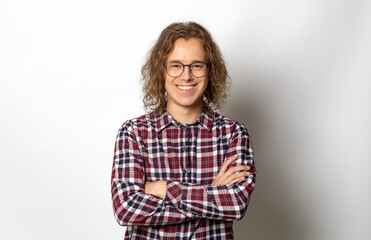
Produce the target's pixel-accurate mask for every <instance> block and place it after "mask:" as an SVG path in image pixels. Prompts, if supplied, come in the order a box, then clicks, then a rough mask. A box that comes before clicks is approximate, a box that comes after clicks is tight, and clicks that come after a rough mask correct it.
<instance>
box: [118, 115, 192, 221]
mask: <svg viewBox="0 0 371 240" xmlns="http://www.w3.org/2000/svg"><path fill="white" fill-rule="evenodd" d="M144 166H145V165H144V162H143V158H142V155H141V152H140V149H139V147H138V144H137V142H136V138H135V134H133V133H132V126H131V124H130V122H126V123H124V125H123V126H122V128H121V129H120V130H119V132H118V134H117V138H116V144H115V154H114V162H113V168H112V177H111V193H112V201H113V208H114V214H115V217H116V220H117V222H118V223H119V224H120V225H123V226H128V225H156V226H159V225H166V224H174V223H180V222H184V221H186V220H189V219H190V218H191V217H192V214H189V213H180V212H179V211H178V209H176V208H175V207H174V206H173V205H172V204H171V203H168V202H166V201H164V200H163V199H161V198H159V197H157V196H154V195H150V194H145V192H144V184H145V181H144V176H145V172H144Z"/></svg>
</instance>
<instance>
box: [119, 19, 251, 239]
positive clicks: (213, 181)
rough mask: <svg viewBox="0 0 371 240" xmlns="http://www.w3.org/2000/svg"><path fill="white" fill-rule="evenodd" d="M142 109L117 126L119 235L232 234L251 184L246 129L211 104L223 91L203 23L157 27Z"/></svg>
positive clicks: (218, 59) (223, 78) (220, 67)
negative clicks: (122, 231)
mask: <svg viewBox="0 0 371 240" xmlns="http://www.w3.org/2000/svg"><path fill="white" fill-rule="evenodd" d="M142 74H143V77H144V87H143V90H144V94H145V96H144V105H145V107H147V108H152V109H154V111H152V112H151V113H149V114H146V115H143V116H141V117H138V118H135V119H132V120H128V121H126V122H125V123H124V124H123V126H122V127H121V128H120V129H119V132H118V135H117V140H116V146H115V155H114V163H113V171H112V199H113V207H114V212H115V216H116V218H117V221H118V222H119V224H121V225H124V226H127V231H126V235H125V239H233V229H232V224H233V220H239V219H241V218H242V217H243V216H244V214H245V211H246V207H247V204H248V202H249V200H250V196H251V193H252V191H253V188H254V185H255V175H256V171H255V167H254V161H253V151H252V146H251V142H250V139H249V135H248V133H247V130H246V128H245V127H244V126H243V125H242V124H240V123H238V122H235V121H232V120H229V119H227V118H225V117H223V116H221V115H219V114H218V113H216V112H214V111H213V109H217V108H220V107H221V105H222V104H223V103H224V101H225V97H226V93H227V90H228V83H227V77H228V75H227V70H226V67H225V64H224V61H223V58H222V56H221V54H220V51H219V48H218V46H217V45H216V44H215V43H214V41H213V40H212V38H211V36H210V34H209V33H208V31H207V30H206V29H204V28H203V27H202V26H200V25H198V24H196V23H193V22H189V23H174V24H171V25H170V26H168V27H167V28H165V29H164V30H163V32H162V33H161V35H160V37H159V39H158V40H157V43H156V44H155V46H154V47H153V48H152V50H151V51H150V54H149V56H148V59H147V62H146V64H145V65H144V66H143V68H142Z"/></svg>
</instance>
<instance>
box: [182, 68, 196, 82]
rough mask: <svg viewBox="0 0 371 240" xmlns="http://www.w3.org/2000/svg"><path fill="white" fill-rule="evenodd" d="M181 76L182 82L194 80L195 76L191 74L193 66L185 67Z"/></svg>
mask: <svg viewBox="0 0 371 240" xmlns="http://www.w3.org/2000/svg"><path fill="white" fill-rule="evenodd" d="M180 76H181V80H184V81H190V80H193V75H192V73H191V66H184V69H183V73H182V75H180Z"/></svg>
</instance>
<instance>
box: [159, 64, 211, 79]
mask: <svg viewBox="0 0 371 240" xmlns="http://www.w3.org/2000/svg"><path fill="white" fill-rule="evenodd" d="M169 63H179V64H181V65H182V66H183V70H182V72H181V73H180V74H179V75H178V76H171V75H170V74H169V73H168V72H167V65H168V64H169ZM197 63H203V64H205V65H206V68H209V67H210V66H211V65H210V64H209V63H205V62H194V63H191V64H183V63H181V62H176V61H174V62H173V61H170V62H167V63H164V64H163V65H164V67H165V71H166V74H167V75H169V76H170V77H174V78H175V77H179V76H181V75H182V74H183V73H184V69H185V67H188V69H189V72H190V73H191V74H192V76H193V77H195V78H202V77H204V76H205V75H206V71H205V74H204V75H202V76H199V77H196V76H195V75H193V72H192V68H191V66H192V65H193V64H197Z"/></svg>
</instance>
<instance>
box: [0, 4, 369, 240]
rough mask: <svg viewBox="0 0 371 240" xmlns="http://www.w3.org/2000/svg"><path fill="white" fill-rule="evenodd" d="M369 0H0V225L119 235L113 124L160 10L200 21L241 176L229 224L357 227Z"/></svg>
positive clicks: (362, 235)
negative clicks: (246, 185)
mask: <svg viewBox="0 0 371 240" xmlns="http://www.w3.org/2000/svg"><path fill="white" fill-rule="evenodd" d="M370 16H371V5H370V2H369V1H366V0H365V1H361V0H360V1H351V0H349V1H345V0H337V1H335V0H333V1H323V0H322V1H321V0H301V1H289V0H286V1H269V0H262V1H242V0H240V1H220V0H217V1H216V0H208V1H194V0H189V1H122V0H121V1H119V0H116V1H87V0H73V1H72V0H63V1H62V0H59V1H58V0H54V1H52V0H44V1H43V0H36V1H25V0H14V1H2V2H1V3H0V35H1V37H0V109H1V110H0V114H1V118H0V119H1V120H0V121H1V124H0V161H1V162H0V189H1V196H0V226H1V230H0V239H56V240H62V239H63V240H64V239H91V240H92V239H122V238H123V234H124V228H122V227H120V226H119V225H118V224H117V223H116V222H115V219H114V217H113V213H112V207H111V198H110V174H111V172H110V171H111V165H112V157H113V146H114V140H115V135H116V131H117V129H118V128H119V126H120V125H121V123H123V122H124V121H125V120H126V119H129V118H132V117H135V116H138V115H140V114H142V113H144V110H143V108H142V103H141V89H140V84H139V81H138V80H139V78H140V67H141V64H142V63H143V61H144V58H145V55H146V52H147V51H148V50H149V48H150V46H151V45H152V44H153V42H154V41H155V40H156V38H157V37H158V35H159V33H160V32H161V30H162V29H163V28H164V27H166V26H167V25H168V24H170V23H171V22H174V21H187V20H193V21H197V22H199V23H201V24H203V25H204V26H205V27H206V28H208V29H209V30H210V32H211V33H212V34H213V36H214V38H215V40H216V42H217V43H218V44H219V46H220V47H221V49H222V51H223V53H224V56H225V58H226V61H227V64H228V69H229V71H230V75H231V78H232V80H233V84H234V87H233V89H232V91H231V95H230V98H229V101H228V104H227V107H226V109H225V111H224V113H225V114H226V115H227V116H229V117H230V118H233V119H236V120H239V121H240V122H243V123H245V124H246V125H247V127H248V129H249V131H250V134H251V136H252V139H253V143H254V147H255V152H256V164H257V168H258V179H257V186H256V190H255V192H254V195H253V198H252V201H251V205H250V206H249V210H248V213H247V215H246V217H245V218H244V219H243V220H242V221H240V222H238V223H236V225H235V235H236V239H258V240H266V239H278V240H287V239H289V240H297V239H300V240H303V239H304V240H306V239H307V240H311V239H323V240H328V239H357V240H359V239H361V240H362V239H370V237H371V232H370V228H369V226H370V224H371V211H370V210H371V208H370V205H369V202H370V200H371V193H370V186H369V182H370V180H371V179H370V176H369V169H370V167H371V166H370V157H371V153H370V144H371V128H370V124H369V123H370V122H371V119H370V118H371V108H370V103H371V94H370V90H371V73H370V72H371V71H370V64H371V46H370V42H371V34H370V33H371V32H370V24H371V19H370Z"/></svg>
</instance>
